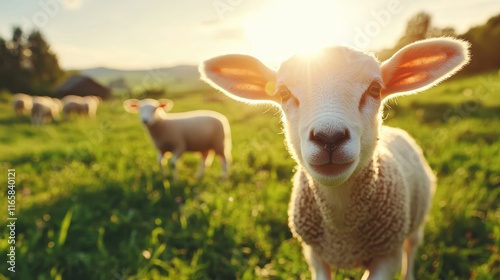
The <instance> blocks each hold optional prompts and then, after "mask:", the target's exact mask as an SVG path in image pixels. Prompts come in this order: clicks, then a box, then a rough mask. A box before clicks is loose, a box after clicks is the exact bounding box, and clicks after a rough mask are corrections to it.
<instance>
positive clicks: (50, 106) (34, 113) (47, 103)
mask: <svg viewBox="0 0 500 280" xmlns="http://www.w3.org/2000/svg"><path fill="white" fill-rule="evenodd" d="M61 109H62V102H61V100H59V99H57V98H51V97H48V96H34V97H33V109H32V110H31V122H32V124H33V125H35V126H39V125H43V124H44V123H47V122H50V121H52V120H55V119H56V120H57V119H59V116H60V112H61Z"/></svg>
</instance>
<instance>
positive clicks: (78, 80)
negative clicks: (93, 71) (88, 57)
mask: <svg viewBox="0 0 500 280" xmlns="http://www.w3.org/2000/svg"><path fill="white" fill-rule="evenodd" d="M70 94H73V95H79V96H87V95H95V96H99V97H101V98H102V99H103V100H106V99H109V98H110V97H111V90H110V89H109V88H107V87H105V86H103V85H101V84H99V83H98V82H96V81H94V80H93V79H92V78H90V77H86V76H73V77H71V78H69V79H68V80H66V82H64V83H63V84H62V85H61V86H60V87H59V88H57V89H56V96H57V97H59V98H63V97H64V96H66V95H70Z"/></svg>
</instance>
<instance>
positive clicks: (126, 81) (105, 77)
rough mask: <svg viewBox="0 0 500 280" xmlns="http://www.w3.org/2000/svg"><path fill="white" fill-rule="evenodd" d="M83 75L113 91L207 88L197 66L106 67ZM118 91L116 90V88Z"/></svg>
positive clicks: (87, 70) (82, 70) (85, 71)
mask: <svg viewBox="0 0 500 280" xmlns="http://www.w3.org/2000/svg"><path fill="white" fill-rule="evenodd" d="M79 72H80V73H81V74H82V75H85V76H89V77H92V78H94V79H95V80H97V81H99V82H100V83H102V84H103V85H105V86H109V87H111V88H112V89H113V88H115V85H120V86H119V88H120V89H121V90H123V88H124V85H126V87H128V89H130V90H133V89H135V88H141V89H151V88H160V87H161V88H167V90H168V91H183V90H193V89H196V88H201V87H206V86H205V84H204V83H203V82H201V81H200V79H199V73H198V68H197V66H194V65H178V66H174V67H162V68H154V69H145V70H142V69H141V70H121V69H113V68H106V67H96V68H89V69H81V70H79ZM115 89H116V88H115Z"/></svg>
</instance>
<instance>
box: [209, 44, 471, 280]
mask: <svg viewBox="0 0 500 280" xmlns="http://www.w3.org/2000/svg"><path fill="white" fill-rule="evenodd" d="M468 46H469V45H468V43H466V42H463V41H459V40H456V39H451V38H439V39H429V40H423V41H419V42H416V43H413V44H410V45H408V46H406V47H404V48H403V49H401V50H400V51H399V52H397V53H396V54H395V55H394V56H393V57H391V58H390V59H388V60H387V61H385V62H383V63H379V62H378V61H377V60H376V59H375V58H374V57H372V56H371V55H367V54H365V53H362V52H360V51H356V50H354V49H351V48H347V47H331V48H327V49H324V50H323V51H322V52H320V53H319V54H318V55H317V56H309V57H307V56H294V57H292V58H290V59H288V60H287V61H285V62H284V63H282V64H281V66H280V68H279V70H278V71H274V70H272V69H270V68H268V67H267V66H265V65H264V64H262V63H261V62H260V61H259V60H257V59H255V58H253V57H251V56H246V55H226V56H221V57H216V58H213V59H211V60H208V61H205V62H204V63H202V65H201V66H200V73H201V76H202V79H203V80H205V81H206V82H208V83H209V84H211V85H212V86H213V87H215V88H217V89H219V90H221V91H223V92H224V93H225V94H227V95H228V96H230V97H233V98H235V99H238V100H242V101H247V102H253V103H261V102H268V103H271V104H274V105H277V106H279V107H280V108H281V111H282V112H283V123H284V127H285V135H286V138H287V141H288V142H287V143H288V148H289V150H290V152H291V154H292V156H293V157H294V159H295V160H296V161H297V163H298V165H299V167H298V169H297V170H298V171H297V173H296V174H295V176H294V180H293V181H294V186H293V191H292V197H291V201H290V207H289V212H288V214H289V226H290V228H291V230H292V232H293V234H294V236H295V237H296V238H298V239H299V240H300V241H301V242H302V244H303V248H304V255H305V257H306V260H307V262H308V264H309V266H310V268H311V273H312V275H313V278H314V279H330V277H331V270H330V266H333V267H336V268H347V269H349V268H355V267H364V268H366V269H367V271H366V272H365V274H364V275H363V278H362V279H392V277H393V275H394V274H396V273H397V272H398V270H399V269H400V268H401V265H402V264H403V270H402V275H403V276H404V279H413V272H412V271H413V259H414V255H415V250H416V247H417V245H418V244H419V243H420V242H421V240H422V235H423V227H424V223H425V219H426V215H427V213H428V211H429V207H430V204H431V200H432V196H433V193H434V189H435V177H434V175H433V173H432V171H431V169H430V167H429V166H428V164H427V163H426V161H425V159H424V157H423V155H422V151H421V149H420V148H419V147H418V146H417V144H416V143H415V141H414V140H413V139H412V138H411V137H410V136H409V135H408V134H407V133H406V132H404V131H403V130H401V129H397V128H390V127H387V126H381V123H382V117H381V116H382V108H383V106H382V105H383V104H384V102H385V101H386V100H387V99H389V98H391V97H394V96H398V95H407V94H412V93H417V92H419V91H422V90H425V89H427V88H429V87H431V86H433V85H436V84H438V83H439V82H441V81H443V80H444V79H446V78H448V77H450V76H451V75H453V74H454V73H455V72H457V71H458V70H459V69H460V68H461V67H462V66H463V65H465V64H466V63H467V62H468V60H469V54H468ZM403 255H405V258H404V260H403Z"/></svg>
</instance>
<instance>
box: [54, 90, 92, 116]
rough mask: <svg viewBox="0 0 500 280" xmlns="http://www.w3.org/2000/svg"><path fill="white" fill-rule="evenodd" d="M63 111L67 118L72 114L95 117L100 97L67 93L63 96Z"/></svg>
mask: <svg viewBox="0 0 500 280" xmlns="http://www.w3.org/2000/svg"><path fill="white" fill-rule="evenodd" d="M62 101H63V104H64V105H63V113H64V116H65V117H66V118H69V117H70V116H71V115H81V116H83V115H85V116H89V117H95V115H96V111H97V107H98V105H99V102H100V99H99V97H97V96H85V97H81V96H77V95H67V96H65V97H63V99H62Z"/></svg>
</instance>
